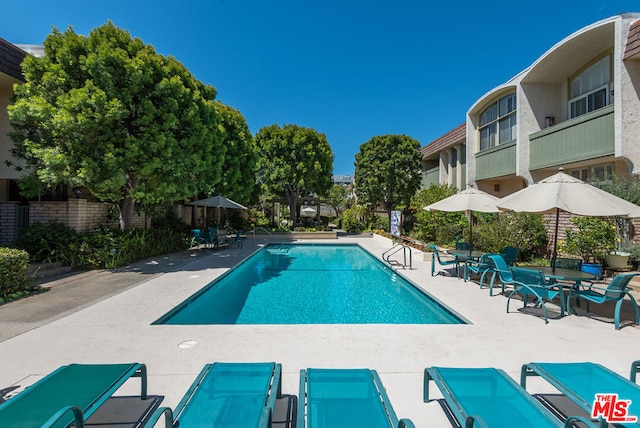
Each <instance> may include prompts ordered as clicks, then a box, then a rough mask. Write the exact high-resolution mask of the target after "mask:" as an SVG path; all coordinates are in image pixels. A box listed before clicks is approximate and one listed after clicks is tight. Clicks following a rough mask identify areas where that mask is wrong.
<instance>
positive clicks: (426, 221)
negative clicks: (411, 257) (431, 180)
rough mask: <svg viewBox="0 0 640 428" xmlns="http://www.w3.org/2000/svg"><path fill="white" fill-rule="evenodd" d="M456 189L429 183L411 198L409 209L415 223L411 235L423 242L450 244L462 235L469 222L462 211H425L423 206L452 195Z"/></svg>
mask: <svg viewBox="0 0 640 428" xmlns="http://www.w3.org/2000/svg"><path fill="white" fill-rule="evenodd" d="M456 192H457V189H456V188H455V187H453V186H449V185H440V184H431V185H430V186H429V188H427V189H425V190H421V191H420V192H418V193H416V195H415V196H414V197H413V199H412V200H411V207H410V210H411V212H412V215H413V217H415V219H416V220H415V223H414V225H413V228H412V232H411V237H413V238H415V239H418V240H420V241H424V242H435V243H436V244H438V245H451V244H452V243H453V242H455V240H456V238H457V237H460V236H462V232H463V230H464V229H465V228H468V227H469V222H468V221H467V218H466V217H465V215H464V213H462V212H453V213H449V212H443V211H425V210H424V209H423V208H424V207H426V206H427V205H431V204H432V203H434V202H438V201H439V200H442V199H444V198H448V197H449V196H452V195H454V194H455V193H456Z"/></svg>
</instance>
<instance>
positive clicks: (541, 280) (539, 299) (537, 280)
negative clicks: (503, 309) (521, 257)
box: [507, 268, 564, 324]
mask: <svg viewBox="0 0 640 428" xmlns="http://www.w3.org/2000/svg"><path fill="white" fill-rule="evenodd" d="M511 273H512V275H513V287H514V288H513V291H512V292H511V294H509V298H508V299H507V313H509V302H510V301H511V298H512V297H513V296H514V295H515V294H520V295H521V296H522V301H523V302H524V306H523V307H526V306H527V299H528V297H529V296H531V297H533V298H534V299H535V301H536V304H537V305H539V306H541V307H542V310H543V313H544V322H545V324H549V320H548V319H547V308H546V306H545V305H544V301H545V300H553V299H554V298H555V297H556V296H557V297H560V316H561V317H563V316H564V292H563V290H562V285H560V284H558V283H553V284H549V283H547V280H546V278H545V276H544V273H542V272H540V271H538V270H531V269H523V268H511Z"/></svg>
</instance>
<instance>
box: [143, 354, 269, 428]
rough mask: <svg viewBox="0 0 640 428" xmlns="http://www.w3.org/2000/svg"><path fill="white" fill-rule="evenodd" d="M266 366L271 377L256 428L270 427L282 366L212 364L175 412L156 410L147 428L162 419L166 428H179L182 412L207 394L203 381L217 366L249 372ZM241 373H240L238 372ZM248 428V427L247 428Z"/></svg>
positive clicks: (211, 424)
mask: <svg viewBox="0 0 640 428" xmlns="http://www.w3.org/2000/svg"><path fill="white" fill-rule="evenodd" d="M266 364H270V365H271V375H270V380H269V386H268V388H267V389H266V390H265V391H264V397H263V401H264V403H263V405H262V407H261V408H260V409H257V411H260V419H259V422H258V425H256V428H269V427H270V426H271V422H272V418H273V409H274V407H275V403H276V399H278V398H280V397H281V396H282V389H281V388H282V386H281V384H282V365H281V364H276V363H212V364H206V365H205V366H204V368H203V369H202V370H201V371H200V373H199V374H198V376H197V377H196V378H195V380H194V381H193V383H192V384H191V386H190V387H189V389H188V390H187V392H186V393H185V395H184V396H183V397H182V400H180V403H178V405H177V406H176V408H175V410H171V409H170V408H168V407H161V408H159V409H157V410H156V411H155V412H154V413H153V415H152V416H151V417H150V418H149V421H148V422H147V425H148V426H154V425H155V423H156V422H157V421H158V420H159V419H160V418H164V421H165V426H166V427H179V426H181V425H180V418H181V416H182V415H183V414H184V412H185V411H186V410H187V409H189V408H190V406H192V405H195V404H193V403H194V402H195V400H194V399H195V398H196V396H197V395H198V394H199V393H201V394H207V393H208V392H207V391H206V390H205V387H204V385H205V381H206V380H207V379H208V377H209V376H213V375H215V373H214V372H213V371H212V369H214V368H215V367H219V366H224V365H227V366H230V367H231V366H236V367H238V368H246V369H247V370H250V369H251V368H252V366H254V367H255V366H262V367H264V366H265V365H266ZM239 373H241V372H239ZM209 426H211V427H215V426H216V425H214V421H211V423H210V425H209ZM248 428H250V427H248Z"/></svg>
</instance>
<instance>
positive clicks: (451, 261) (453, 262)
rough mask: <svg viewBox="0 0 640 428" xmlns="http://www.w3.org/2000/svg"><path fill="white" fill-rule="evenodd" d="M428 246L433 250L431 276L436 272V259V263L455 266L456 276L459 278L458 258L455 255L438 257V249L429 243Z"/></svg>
mask: <svg viewBox="0 0 640 428" xmlns="http://www.w3.org/2000/svg"><path fill="white" fill-rule="evenodd" d="M429 248H430V249H431V251H433V255H434V257H431V276H435V274H436V259H437V260H438V263H439V264H440V266H451V265H453V266H455V268H456V276H457V277H458V278H459V277H460V266H459V265H460V263H461V261H460V259H458V258H457V257H453V258H450V257H447V258H444V257H440V251H438V249H437V248H436V246H435V245H433V244H429Z"/></svg>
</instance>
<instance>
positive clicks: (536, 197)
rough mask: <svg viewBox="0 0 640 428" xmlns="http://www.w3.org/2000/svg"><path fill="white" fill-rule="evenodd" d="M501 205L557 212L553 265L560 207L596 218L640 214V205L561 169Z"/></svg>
mask: <svg viewBox="0 0 640 428" xmlns="http://www.w3.org/2000/svg"><path fill="white" fill-rule="evenodd" d="M497 206H498V208H500V209H502V210H506V211H516V212H527V213H538V214H546V213H555V214H556V224H555V233H554V238H553V254H552V256H551V266H552V267H555V260H556V258H557V254H558V253H557V245H558V217H559V215H560V210H562V211H566V212H568V213H571V214H577V215H583V216H594V217H613V216H621V217H640V206H638V205H635V204H632V203H631V202H629V201H625V200H624V199H622V198H619V197H617V196H615V195H612V194H611V193H609V192H605V191H604V190H601V189H598V188H597V187H594V186H592V185H590V184H587V183H585V182H584V181H582V180H579V179H577V178H575V177H572V176H571V175H569V174H565V173H564V172H563V169H562V168H560V171H558V173H557V174H555V175H552V176H551V177H548V178H545V179H544V180H541V181H539V182H538V183H536V184H532V185H531V186H529V187H525V188H524V189H522V190H519V191H517V192H515V193H513V194H511V195H509V196H505V197H504V198H502V199H500V201H499V202H498V204H497Z"/></svg>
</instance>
